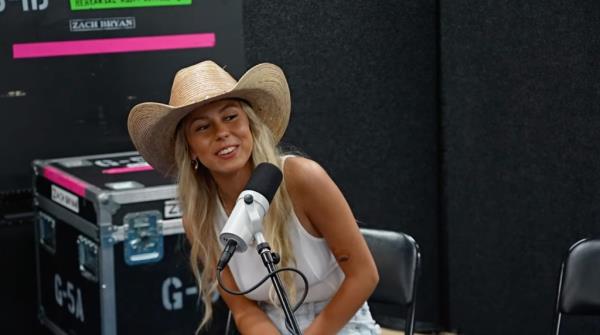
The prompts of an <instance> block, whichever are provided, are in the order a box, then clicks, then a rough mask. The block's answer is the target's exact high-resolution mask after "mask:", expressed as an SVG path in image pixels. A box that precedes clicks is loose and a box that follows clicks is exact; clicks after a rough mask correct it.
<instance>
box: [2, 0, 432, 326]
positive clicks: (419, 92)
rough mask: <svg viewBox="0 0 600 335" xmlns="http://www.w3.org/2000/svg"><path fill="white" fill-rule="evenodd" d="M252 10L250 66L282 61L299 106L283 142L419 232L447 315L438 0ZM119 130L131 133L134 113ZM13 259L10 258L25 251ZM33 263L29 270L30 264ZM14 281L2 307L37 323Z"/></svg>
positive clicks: (425, 281) (353, 198)
mask: <svg viewBox="0 0 600 335" xmlns="http://www.w3.org/2000/svg"><path fill="white" fill-rule="evenodd" d="M243 13H244V14H243V30H244V44H245V53H246V60H247V61H246V63H247V66H248V67H249V66H252V65H254V64H256V63H259V62H272V63H275V64H278V65H280V66H281V67H282V68H283V69H284V71H285V73H286V75H287V77H288V81H289V83H290V87H291V91H292V106H293V107H292V109H293V111H292V119H291V122H290V127H289V129H288V131H287V133H286V136H285V138H284V140H283V141H284V143H285V144H286V145H287V146H292V147H295V148H297V149H299V150H301V151H303V152H304V153H306V154H307V155H308V156H310V157H312V158H313V159H315V160H317V161H318V162H320V163H321V164H322V165H323V166H324V168H325V169H326V170H327V171H328V172H329V173H330V175H331V176H332V177H333V179H334V180H335V181H336V182H337V183H338V185H339V186H340V188H341V189H342V191H343V192H344V194H345V195H346V197H347V199H348V201H349V202H350V205H351V206H352V209H353V210H354V213H355V216H356V217H357V219H359V220H360V221H361V222H362V223H361V225H363V226H369V227H378V228H388V229H394V230H402V231H405V232H407V233H409V234H411V235H413V236H414V237H415V238H416V239H417V240H418V241H419V243H420V245H421V249H422V253H423V273H422V281H421V283H420V286H421V291H420V292H421V294H420V296H419V305H418V311H417V317H418V319H419V320H424V321H433V322H436V323H437V322H438V321H439V318H440V313H439V310H438V309H439V308H440V304H439V300H438V297H439V293H440V292H439V285H440V281H439V278H440V275H439V273H438V268H439V261H438V252H439V249H438V233H437V231H438V194H439V192H438V183H439V182H438V148H437V145H438V143H437V141H438V138H437V134H438V132H437V128H438V124H439V121H438V111H437V108H438V104H437V49H436V48H437V45H436V28H437V26H436V25H437V18H436V7H435V2H434V1H412V0H411V1H404V2H396V1H382V2H379V3H377V4H373V3H372V2H368V1H354V2H347V1H338V0H336V1H328V2H325V3H323V2H319V1H306V2H286V3H280V2H277V1H245V2H244V3H243ZM152 54H153V55H154V56H156V57H159V56H160V54H161V53H160V52H157V53H152ZM165 57H168V55H165ZM165 59H166V58H165ZM182 65H187V63H186V64H182ZM166 94H168V91H164V92H162V93H159V96H157V97H156V98H152V99H150V100H166V98H165V99H161V97H163V96H165V95H166ZM115 112H116V111H115ZM127 112H128V110H122V111H120V112H119V113H122V114H123V115H126V113H127ZM118 133H119V134H126V130H125V123H124V122H123V124H122V129H121V130H120V132H118ZM107 150H108V151H110V149H109V148H107ZM115 150H123V148H121V147H119V148H115ZM68 154H69V155H80V154H83V153H77V152H73V153H68ZM22 224H23V225H25V224H26V223H22ZM8 227H9V226H4V228H3V232H4V234H5V236H6V237H7V238H8V239H11V238H13V237H17V234H18V238H19V239H20V241H21V244H19V245H22V246H28V247H27V248H26V249H27V250H28V253H22V258H23V259H22V260H21V261H19V262H25V263H28V262H33V259H32V258H31V257H32V251H31V249H30V248H32V247H33V242H32V241H31V240H30V237H29V234H31V231H32V230H31V228H30V227H25V226H21V227H20V228H19V227H17V226H12V227H11V228H10V230H9V228H8ZM9 231H10V235H11V236H8V235H9ZM31 238H32V237H31ZM7 252H8V251H7ZM6 261H8V263H9V264H8V265H6V266H5V268H7V267H10V264H13V265H14V264H15V263H17V262H16V261H15V260H8V259H6ZM32 270H33V267H31V268H25V269H24V270H22V271H20V272H19V276H21V277H25V276H27V274H28V273H29V276H32V275H33V274H32V273H31V271H32ZM9 284H10V285H12V287H14V289H15V290H16V291H22V292H25V291H26V292H29V295H28V297H30V298H29V300H27V301H23V300H20V301H17V299H16V296H23V295H15V300H12V301H5V303H3V305H0V307H2V308H0V309H3V310H4V309H6V310H11V308H12V312H14V313H11V314H9V315H18V317H22V318H21V319H17V318H13V319H12V320H10V321H11V324H14V325H16V327H24V326H27V327H29V326H33V325H35V323H36V321H35V315H33V314H30V312H31V311H32V310H35V308H33V304H34V301H33V299H31V298H32V297H33V296H34V295H33V292H34V290H35V287H34V286H33V281H31V280H29V281H23V280H21V281H17V282H16V284H15V283H13V282H10V283H9ZM14 285H17V286H16V287H15V286H14ZM11 297H12V296H11ZM17 310H18V311H17ZM5 325H6V324H5ZM0 329H2V328H1V327H0ZM11 329H13V328H11ZM21 330H22V331H23V332H28V329H23V328H21ZM0 332H1V331H0ZM29 332H31V331H29Z"/></svg>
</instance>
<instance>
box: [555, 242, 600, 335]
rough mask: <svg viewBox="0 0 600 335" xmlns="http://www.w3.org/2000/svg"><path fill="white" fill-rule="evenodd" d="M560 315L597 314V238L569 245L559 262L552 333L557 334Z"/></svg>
mask: <svg viewBox="0 0 600 335" xmlns="http://www.w3.org/2000/svg"><path fill="white" fill-rule="evenodd" d="M563 315H600V238H596V239H583V240H581V241H579V242H577V243H575V244H573V245H572V246H571V247H570V248H569V251H568V252H567V254H566V256H565V257H564V259H563V262H562V266H561V270H560V279H559V281H558V293H557V295H556V308H555V311H554V334H555V335H558V334H559V333H560V323H561V319H562V316H563Z"/></svg>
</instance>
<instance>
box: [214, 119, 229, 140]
mask: <svg viewBox="0 0 600 335" xmlns="http://www.w3.org/2000/svg"><path fill="white" fill-rule="evenodd" d="M215 134H216V136H217V138H218V139H225V138H227V137H228V136H229V134H230V132H229V127H227V125H226V124H225V123H223V122H217V123H216V124H215Z"/></svg>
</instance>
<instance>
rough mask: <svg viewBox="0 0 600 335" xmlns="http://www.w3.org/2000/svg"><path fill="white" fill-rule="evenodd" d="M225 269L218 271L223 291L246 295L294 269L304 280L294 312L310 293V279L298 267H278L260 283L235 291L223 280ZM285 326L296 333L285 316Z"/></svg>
mask: <svg viewBox="0 0 600 335" xmlns="http://www.w3.org/2000/svg"><path fill="white" fill-rule="evenodd" d="M222 271H223V270H219V271H217V282H218V283H219V286H221V288H222V289H223V291H225V292H227V293H229V294H233V295H244V294H248V293H250V292H252V291H254V290H256V289H257V288H258V287H259V286H260V285H262V284H263V283H264V282H265V281H266V280H267V279H269V278H271V277H273V276H275V275H276V274H278V273H279V272H283V271H292V272H295V273H297V274H298V275H300V278H302V281H303V282H304V292H302V297H301V298H300V300H298V302H297V303H296V305H295V306H294V307H293V308H292V312H295V311H296V310H298V308H300V306H301V305H302V304H303V303H304V299H306V296H307V295H308V279H306V276H305V275H304V273H302V271H300V270H298V269H294V268H281V269H277V270H275V271H273V272H272V273H268V274H267V275H265V276H264V277H263V278H262V279H261V280H259V281H258V283H256V284H255V285H254V286H252V287H250V288H249V289H247V290H245V291H234V290H231V289H229V288H227V287H226V286H225V285H224V284H223V281H222V279H221V272H222ZM285 327H286V328H287V330H288V331H289V332H290V333H292V334H294V332H293V331H292V329H291V328H292V327H291V325H290V324H289V322H288V319H287V318H285Z"/></svg>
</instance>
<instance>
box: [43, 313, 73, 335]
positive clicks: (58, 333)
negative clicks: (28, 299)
mask: <svg viewBox="0 0 600 335" xmlns="http://www.w3.org/2000/svg"><path fill="white" fill-rule="evenodd" d="M40 322H41V323H42V324H43V325H44V326H46V327H47V328H48V329H49V330H50V331H51V332H53V333H54V334H55V335H69V334H67V333H65V332H64V331H63V330H62V329H61V328H60V327H59V326H58V325H57V324H56V323H54V322H52V320H50V319H48V317H46V316H45V315H44V317H42V318H40Z"/></svg>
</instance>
